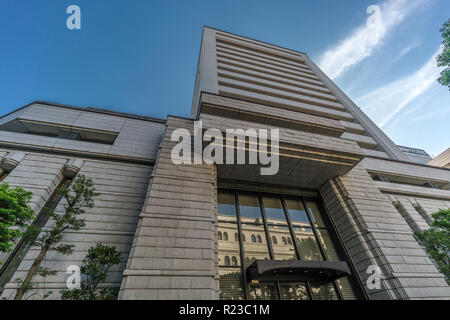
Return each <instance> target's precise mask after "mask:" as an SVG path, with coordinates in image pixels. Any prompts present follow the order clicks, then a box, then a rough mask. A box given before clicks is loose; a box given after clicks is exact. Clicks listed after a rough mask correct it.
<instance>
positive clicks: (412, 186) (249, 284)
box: [0, 27, 450, 299]
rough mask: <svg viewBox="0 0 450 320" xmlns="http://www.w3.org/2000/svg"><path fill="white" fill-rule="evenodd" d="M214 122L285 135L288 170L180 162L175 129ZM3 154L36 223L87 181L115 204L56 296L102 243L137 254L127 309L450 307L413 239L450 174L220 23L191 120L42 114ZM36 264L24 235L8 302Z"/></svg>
mask: <svg viewBox="0 0 450 320" xmlns="http://www.w3.org/2000/svg"><path fill="white" fill-rule="evenodd" d="M200 120H201V122H202V125H203V130H207V129H215V130H218V131H219V132H226V130H227V129H228V128H241V129H244V130H245V129H249V128H255V129H261V128H264V129H278V130H279V152H278V156H279V170H278V172H277V174H275V175H261V174H260V167H261V166H260V165H252V164H207V163H205V162H202V163H200V164H195V163H193V164H175V163H174V162H173V161H172V158H171V154H172V150H173V147H174V146H175V145H176V144H177V141H173V139H172V133H173V132H174V131H175V130H177V129H180V128H182V129H185V130H187V131H188V132H190V133H192V134H194V130H195V124H194V123H195V121H200ZM250 144H251V143H250V140H248V141H245V145H246V148H247V147H250ZM233 148H234V149H237V145H235V144H234V140H233ZM0 152H1V156H2V162H1V163H2V168H3V173H2V179H3V181H6V182H9V183H10V184H11V185H17V186H21V187H24V188H26V189H28V190H30V191H33V194H34V196H33V209H35V210H36V212H39V211H40V210H41V208H42V207H43V206H44V205H49V204H51V201H52V199H54V192H55V190H56V187H57V186H58V185H60V184H61V183H64V181H66V180H67V179H73V177H74V176H76V174H78V173H83V174H85V175H87V176H89V177H92V178H93V179H94V182H95V184H96V186H97V189H98V190H99V192H100V196H99V199H98V200H97V201H96V204H95V206H94V208H93V209H92V210H90V211H89V212H88V213H87V214H86V219H87V225H86V227H85V228H83V229H80V230H78V231H76V232H71V233H67V234H66V235H65V236H64V238H63V239H64V241H65V242H67V243H70V244H75V245H76V248H77V249H76V251H75V252H74V254H73V255H71V256H60V255H57V254H49V255H48V257H47V259H46V261H45V264H46V266H47V267H52V268H54V269H57V270H58V274H57V275H55V276H52V277H49V278H47V279H45V281H44V280H42V279H41V280H39V279H37V282H38V283H39V290H41V291H44V290H49V288H52V289H53V290H54V291H56V292H58V290H60V289H63V288H65V279H66V277H67V274H66V273H65V270H66V268H67V266H68V265H70V264H80V263H81V260H82V259H83V257H84V255H85V254H86V252H87V249H88V248H89V246H91V245H93V244H95V243H96V242H102V243H104V244H109V245H115V246H116V247H117V248H118V249H119V250H120V251H121V252H122V253H123V255H122V263H121V264H120V265H119V266H117V267H116V268H115V269H114V270H113V271H112V272H111V274H110V275H109V277H108V283H109V284H111V285H114V286H117V287H120V292H119V299H438V298H439V299H449V298H450V288H449V286H448V285H447V284H446V282H445V278H444V275H442V274H441V273H440V272H439V271H438V269H437V268H436V266H435V265H434V263H433V262H432V261H431V260H430V258H429V257H428V256H427V254H426V252H425V251H424V249H423V248H422V247H421V246H420V245H419V244H418V243H417V241H416V240H415V239H414V237H413V233H414V232H415V231H420V230H424V229H427V228H429V223H430V222H431V214H432V213H433V212H435V211H437V210H439V209H447V208H450V191H449V183H450V170H448V169H446V168H440V167H435V166H429V165H424V164H418V163H414V162H413V161H411V159H410V158H408V157H407V156H406V155H405V153H404V152H402V150H401V149H400V148H399V147H397V146H396V145H395V144H394V143H393V142H392V141H391V140H390V139H389V138H388V137H387V136H386V135H385V134H384V133H383V132H382V131H381V130H380V129H379V128H378V127H377V126H376V125H375V124H374V123H373V122H372V121H371V120H370V119H369V118H368V117H367V116H366V115H365V114H364V113H363V112H362V111H361V110H360V109H359V108H358V107H357V106H356V105H355V104H354V103H353V102H352V101H351V100H350V99H349V98H348V97H347V96H346V95H345V94H344V93H343V92H342V91H341V90H340V89H339V88H338V87H337V86H336V85H335V84H334V83H333V82H332V81H331V80H330V79H329V78H328V77H327V76H326V75H325V74H324V73H323V72H322V71H321V70H320V69H319V68H318V67H317V66H316V65H315V64H314V63H313V62H312V61H311V59H310V58H309V57H308V56H307V55H306V54H305V53H302V52H298V51H294V50H290V49H286V48H282V47H278V46H275V45H272V44H268V43H264V42H260V41H256V40H252V39H249V38H245V37H241V36H237V35H234V34H230V33H227V32H223V31H219V30H215V29H212V28H207V27H205V28H204V30H203V36H202V45H201V50H200V57H199V62H198V70H197V78H196V83H195V88H194V97H193V101H192V107H191V115H190V118H182V117H178V116H168V117H167V119H153V118H149V117H139V116H136V115H130V114H123V113H116V112H108V111H104V110H99V109H83V108H75V107H68V106H62V105H56V104H50V103H42V102H36V103H32V104H30V105H28V106H25V107H24V108H22V109H19V110H17V111H15V112H12V113H10V114H8V115H6V116H4V117H2V118H1V119H0ZM62 205H63V203H59V202H58V203H55V204H53V206H54V208H55V209H54V210H61V209H62ZM38 217H39V216H38ZM41 223H42V224H43V225H44V226H45V224H46V223H47V222H46V221H43V222H41ZM35 254H36V251H35V250H34V249H33V248H31V249H30V248H28V247H27V246H26V243H24V240H23V239H22V240H21V242H19V243H18V244H17V245H16V248H15V250H14V251H13V253H11V254H9V255H4V256H2V257H1V259H2V261H5V262H6V263H5V264H4V266H3V267H2V270H1V274H0V285H1V286H2V287H1V290H2V297H6V298H10V297H11V296H12V295H13V293H14V291H15V286H16V284H15V283H14V281H13V279H16V278H17V277H20V276H21V275H23V274H24V273H25V272H26V270H27V269H28V268H29V267H30V264H31V261H32V259H33V257H34V256H35ZM371 266H376V267H377V268H379V270H380V271H381V274H380V287H379V288H372V287H371V286H370V285H368V280H370V279H369V277H370V276H371V275H372V273H371V272H370V270H372V269H371ZM369 282H370V281H369ZM52 297H53V298H57V297H58V296H57V294H56V295H54V296H52Z"/></svg>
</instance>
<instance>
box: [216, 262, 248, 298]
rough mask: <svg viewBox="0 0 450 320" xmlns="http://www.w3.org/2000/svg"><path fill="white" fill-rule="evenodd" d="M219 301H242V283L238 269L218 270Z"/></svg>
mask: <svg viewBox="0 0 450 320" xmlns="http://www.w3.org/2000/svg"><path fill="white" fill-rule="evenodd" d="M219 290H220V299H225V300H242V299H245V296H244V283H243V281H242V275H241V269H240V268H220V269H219Z"/></svg>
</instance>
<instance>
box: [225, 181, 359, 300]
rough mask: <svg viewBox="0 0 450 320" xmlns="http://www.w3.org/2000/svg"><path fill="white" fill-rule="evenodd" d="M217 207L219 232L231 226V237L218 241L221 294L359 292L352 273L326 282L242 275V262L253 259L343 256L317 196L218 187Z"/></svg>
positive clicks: (339, 295) (347, 295) (341, 295)
mask: <svg viewBox="0 0 450 320" xmlns="http://www.w3.org/2000/svg"><path fill="white" fill-rule="evenodd" d="M217 207H218V221H219V229H220V230H222V236H223V238H224V239H225V233H224V231H223V230H227V237H228V233H229V232H231V230H233V234H234V239H235V241H233V242H231V243H227V244H226V246H225V244H224V245H223V246H221V245H220V243H221V242H219V255H220V254H221V253H222V254H224V255H225V258H224V265H221V264H220V263H219V275H220V278H219V287H220V297H221V299H355V298H356V297H357V294H356V293H355V289H354V288H355V283H356V282H355V280H354V279H353V278H352V277H343V278H340V279H338V280H336V281H334V282H331V283H327V284H323V283H315V282H313V281H311V282H310V281H308V282H305V281H303V282H284V281H273V282H270V281H269V282H264V281H261V282H259V283H249V282H247V280H246V268H247V267H248V266H249V265H250V264H252V263H253V262H254V261H255V260H272V259H274V260H290V259H299V260H316V261H321V260H344V257H343V254H342V249H341V248H340V246H339V242H338V241H337V239H336V236H335V234H334V230H333V229H332V228H331V227H330V225H329V222H328V218H327V217H326V212H325V210H324V208H323V206H322V204H321V202H320V201H319V200H318V199H312V198H311V199H310V198H307V199H305V198H302V197H296V196H280V195H272V194H262V193H257V192H244V191H237V190H228V189H226V190H221V189H219V191H218V206H217ZM239 232H241V237H240V239H239V237H238V235H239ZM244 233H245V234H247V235H248V236H249V237H250V242H249V243H245V236H244ZM263 237H267V238H266V241H264V240H263ZM239 240H240V241H239ZM278 240H280V244H278ZM230 257H231V258H230ZM241 259H242V261H241Z"/></svg>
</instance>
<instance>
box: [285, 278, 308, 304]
mask: <svg viewBox="0 0 450 320" xmlns="http://www.w3.org/2000/svg"><path fill="white" fill-rule="evenodd" d="M280 288H281V299H283V300H309V299H310V298H309V294H308V290H307V288H306V284H305V283H304V282H280Z"/></svg>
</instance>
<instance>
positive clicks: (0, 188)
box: [0, 183, 34, 252]
mask: <svg viewBox="0 0 450 320" xmlns="http://www.w3.org/2000/svg"><path fill="white" fill-rule="evenodd" d="M31 195H32V193H31V192H28V191H25V190H24V189H22V188H19V187H15V188H11V187H10V186H9V184H8V183H2V184H0V252H10V251H11V250H12V248H13V246H14V242H15V241H16V240H17V239H18V238H20V237H21V236H22V235H23V230H24V229H25V228H26V226H27V225H28V224H29V222H30V221H31V220H32V219H33V218H34V211H33V210H32V209H31V208H30V205H29V203H30V200H31Z"/></svg>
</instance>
